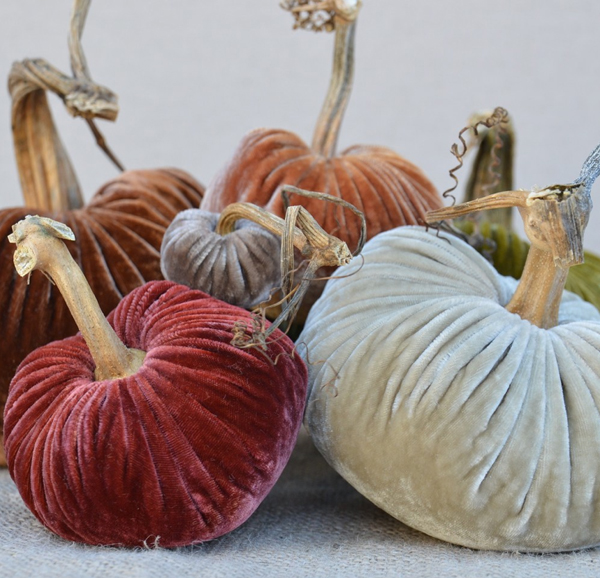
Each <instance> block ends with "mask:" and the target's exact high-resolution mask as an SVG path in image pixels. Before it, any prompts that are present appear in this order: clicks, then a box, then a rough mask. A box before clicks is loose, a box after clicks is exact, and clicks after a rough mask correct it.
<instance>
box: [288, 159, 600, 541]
mask: <svg viewBox="0 0 600 578" xmlns="http://www.w3.org/2000/svg"><path fill="white" fill-rule="evenodd" d="M598 172H600V147H598V148H597V149H596V150H595V151H594V152H593V153H592V155H590V157H589V158H588V160H587V161H586V163H585V164H584V166H583V169H582V171H581V175H580V177H579V178H578V179H576V181H575V182H574V183H573V184H569V185H554V186H551V187H547V188H546V189H543V190H541V191H534V192H531V193H528V192H527V191H510V192H507V193H499V194H496V195H492V196H490V197H486V198H485V199H479V200H477V201H471V202H470V203H466V204H465V205H463V206H460V205H459V206H456V207H452V208H449V209H441V210H438V211H434V212H433V213H434V214H433V215H432V214H431V213H430V215H432V217H431V218H432V219H433V220H434V221H437V220H439V219H440V218H441V219H443V218H448V217H449V216H450V217H454V216H460V215H461V214H465V213H467V212H469V209H473V208H475V209H488V208H491V207H498V208H500V207H506V206H511V205H517V206H518V207H519V210H520V212H521V214H522V216H523V217H524V220H525V228H526V232H527V234H528V237H529V238H530V240H531V242H532V247H531V249H530V251H529V255H528V260H527V264H526V266H525V271H524V273H523V276H522V278H521V281H520V282H517V281H516V280H514V279H511V278H508V277H503V276H501V275H499V274H498V273H497V272H496V271H495V270H494V269H493V267H492V266H491V265H490V264H489V263H488V262H487V261H486V260H485V259H484V258H483V257H481V255H479V254H478V253H477V252H476V251H475V250H474V249H472V248H471V247H470V246H468V245H467V244H466V243H464V242H463V241H461V240H459V239H456V238H453V237H449V236H446V235H444V234H441V233H440V234H439V235H436V234H435V232H433V231H426V230H425V229H422V228H420V227H403V228H399V229H394V230H392V231H388V232H386V233H382V234H381V235H378V236H377V237H375V238H374V239H372V240H371V241H369V242H368V243H367V244H366V245H365V248H364V251H363V256H364V266H363V267H362V268H361V267H360V266H358V265H357V266H351V267H352V269H351V270H350V274H348V275H345V276H344V277H343V278H339V279H335V280H333V281H330V282H329V283H328V284H327V287H326V289H325V291H324V293H323V296H322V297H321V298H320V299H319V300H318V301H317V303H316V304H315V306H314V307H313V309H312V310H311V313H310V315H309V317H308V319H307V322H306V325H305V328H304V331H303V333H302V334H301V336H300V338H299V342H302V343H304V344H305V346H306V350H307V351H308V355H306V360H307V361H308V362H309V387H310V393H309V400H308V403H307V409H306V414H305V422H306V425H307V427H308V429H309V431H310V433H311V435H312V437H313V439H314V441H315V444H316V445H317V447H318V448H319V450H320V451H321V453H322V454H323V455H324V456H325V457H326V459H327V460H328V462H329V463H330V464H331V465H332V466H333V467H334V468H335V469H336V470H337V471H338V472H339V473H340V474H341V475H342V476H343V477H344V478H346V479H347V480H348V481H349V482H350V483H351V484H352V485H353V486H354V487H355V488H356V489H357V490H358V491H360V492H361V493H362V494H364V495H365V496H366V497H367V498H369V499H370V500H371V501H373V502H374V503H375V504H376V505H378V506H380V507H381V508H383V509H384V510H385V511H387V512H388V513H390V514H391V515H392V516H394V517H396V518H398V519H399V520H401V521H403V522H405V523H406V524H408V525H410V526H412V527H414V528H416V529H418V530H421V531H423V532H426V533H428V534H430V535H432V536H435V537H438V538H441V539H443V540H446V541H449V542H453V543H456V544H461V545H464V546H468V547H472V548H484V549H495V550H527V551H562V550H572V549H578V548H584V547H588V546H592V545H597V544H600V313H599V312H598V311H597V310H596V309H595V308H594V307H593V306H592V305H590V304H588V303H585V302H583V301H582V300H581V299H580V298H579V297H577V296H575V295H573V294H570V293H568V292H564V294H563V287H564V283H565V281H566V276H567V272H568V268H569V266H571V265H573V264H576V263H577V262H580V261H581V260H582V258H583V246H582V239H581V235H582V232H583V229H584V228H585V225H586V224H587V220H588V215H589V210H590V209H591V199H590V189H591V185H592V183H593V181H594V180H595V178H596V177H597V175H598ZM429 218H430V217H429V216H428V219H429ZM352 273H354V274H352ZM301 351H302V350H301ZM315 360H318V361H315ZM310 361H313V363H312V364H310Z"/></svg>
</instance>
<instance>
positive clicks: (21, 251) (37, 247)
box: [8, 216, 146, 380]
mask: <svg viewBox="0 0 600 578" xmlns="http://www.w3.org/2000/svg"><path fill="white" fill-rule="evenodd" d="M74 239H75V236H74V234H73V231H71V229H70V228H69V227H67V226H66V225H64V224H62V223H59V222H57V221H54V220H52V219H48V218H45V217H39V216H28V217H25V219H23V220H22V221H19V222H18V223H17V224H16V225H13V232H12V234H11V235H9V237H8V240H9V241H10V242H11V243H15V244H16V245H17V249H16V250H15V254H14V263H15V268H16V269H17V272H18V273H19V275H21V276H25V275H29V274H30V273H31V272H32V271H34V270H36V269H38V270H40V271H42V272H43V273H44V274H45V275H46V276H47V277H48V278H49V279H51V280H52V281H53V282H54V283H55V284H56V286H57V287H58V289H59V291H60V292H61V294H62V296H63V298H64V299H65V302H66V303H67V306H68V307H69V311H70V312H71V314H72V315H73V318H74V319H75V322H76V323H77V327H79V330H80V331H81V334H82V336H83V338H84V339H85V342H86V344H87V346H88V348H89V350H90V354H91V355H92V358H93V359H94V362H95V363H96V370H95V377H96V379H98V380H104V379H118V378H122V377H127V376H128V375H133V374H134V373H136V372H137V370H138V369H139V368H140V367H141V365H142V363H143V360H144V357H145V355H146V354H145V353H144V352H143V351H139V350H137V349H128V348H127V347H126V346H125V345H124V344H123V343H122V342H121V340H120V339H119V338H118V337H117V334H116V333H115V332H114V330H113V328H112V327H111V326H110V324H109V323H108V321H107V320H106V318H105V317H104V315H103V313H102V310H101V309H100V306H99V305H98V301H97V299H96V297H95V296H94V294H93V293H92V290H91V288H90V286H89V284H88V282H87V280H86V278H85V276H84V275H83V273H82V271H81V269H80V268H79V267H78V265H77V263H75V261H74V259H73V257H71V254H70V253H69V251H68V249H67V247H66V246H65V244H64V243H63V240H70V241H73V240H74Z"/></svg>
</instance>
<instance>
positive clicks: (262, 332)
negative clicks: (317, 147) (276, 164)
mask: <svg viewBox="0 0 600 578" xmlns="http://www.w3.org/2000/svg"><path fill="white" fill-rule="evenodd" d="M286 189H287V190H286ZM284 190H285V192H286V193H288V194H289V193H296V194H304V193H309V195H310V196H311V197H317V198H321V199H323V200H325V201H328V202H333V201H332V199H334V200H335V202H338V204H342V205H344V206H346V205H348V203H346V201H341V200H340V199H337V198H334V197H331V196H330V195H325V194H320V193H311V192H310V191H303V190H302V189H297V188H295V187H291V189H290V188H287V187H284ZM305 196H307V195H305ZM285 202H286V203H287V202H288V201H287V200H286V201H285ZM352 209H353V211H355V212H356V213H357V214H359V216H360V217H361V219H363V226H364V216H363V215H362V213H361V212H360V211H358V209H356V208H355V207H352ZM239 219H248V220H251V221H253V222H255V223H257V224H258V225H261V226H262V227H264V228H266V229H267V230H269V231H271V232H272V233H275V234H276V235H279V236H281V238H282V246H281V277H282V287H281V288H282V292H283V295H284V297H283V299H282V300H281V302H280V303H281V305H282V312H281V313H280V315H279V316H278V317H277V319H275V321H273V322H272V323H271V325H270V326H269V327H268V328H267V327H266V315H265V311H266V309H267V305H266V304H263V305H261V306H259V307H258V308H257V310H256V312H255V315H256V317H255V318H254V321H253V323H252V326H251V327H248V326H247V324H246V323H245V322H240V324H239V325H238V326H237V330H236V331H234V338H233V340H232V344H233V345H236V346H238V347H258V348H259V349H262V350H266V348H267V342H268V339H269V337H270V336H271V335H272V333H273V332H274V331H275V330H276V329H277V328H279V327H280V326H281V325H282V324H284V323H286V322H287V327H288V329H289V327H290V325H291V323H292V321H293V319H294V317H295V316H296V314H297V312H298V309H299V307H300V304H301V303H302V299H303V298H304V295H305V294H306V291H307V290H308V287H309V284H310V283H311V281H313V280H314V279H315V278H316V276H317V271H318V270H319V269H321V268H322V267H340V266H342V265H346V264H348V263H349V262H350V260H351V259H352V257H353V255H352V253H351V252H350V249H349V248H348V246H347V245H346V243H344V242H343V241H341V240H340V239H338V238H337V237H334V236H333V235H330V234H328V233H326V232H325V231H324V230H323V229H322V228H321V226H320V225H319V224H318V223H317V221H316V220H315V219H314V218H313V216H312V215H311V214H310V213H309V212H308V211H307V210H306V209H305V208H304V207H302V206H299V205H294V206H287V209H286V216H285V218H284V219H282V218H280V217H277V216H275V215H273V214H272V213H269V212H268V211H266V210H265V209H262V208H261V207H257V206H256V205H252V204H251V203H233V204H231V205H229V206H228V207H226V208H225V210H224V211H223V212H222V213H221V216H220V218H219V222H218V224H217V229H216V232H217V233H218V234H220V235H226V234H228V233H231V232H233V231H234V229H235V223H236V222H237V221H238V220H239ZM365 231H366V229H365ZM362 243H363V242H362V240H361V242H360V243H359V248H362ZM294 249H297V250H298V251H299V252H300V254H301V255H302V257H303V258H304V259H305V261H306V262H307V263H308V264H307V267H306V269H305V270H304V272H303V275H302V279H301V280H300V281H299V283H298V284H297V285H295V284H294V271H295V260H294ZM248 333H249V335H248Z"/></svg>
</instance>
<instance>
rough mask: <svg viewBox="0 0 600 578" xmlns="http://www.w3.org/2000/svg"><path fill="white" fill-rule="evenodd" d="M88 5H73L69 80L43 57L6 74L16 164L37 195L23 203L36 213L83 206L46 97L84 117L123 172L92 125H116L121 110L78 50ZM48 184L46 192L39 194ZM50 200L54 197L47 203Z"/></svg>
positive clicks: (79, 0) (78, 0)
mask: <svg viewBox="0 0 600 578" xmlns="http://www.w3.org/2000/svg"><path fill="white" fill-rule="evenodd" d="M90 2H91V0H75V2H74V4H73V11H72V14H71V23H70V36H69V52H70V57H71V68H72V70H73V76H69V75H67V74H64V73H63V72H61V71H60V70H58V69H57V68H55V67H54V66H52V65H51V64H49V63H48V62H47V61H46V60H44V59H41V58H34V59H25V60H23V61H21V62H16V63H15V64H13V67H12V69H11V71H10V74H9V79H8V86H9V91H10V95H11V98H12V126H13V137H14V143H15V153H16V156H17V165H18V167H19V174H20V176H21V182H22V185H23V190H24V192H25V195H31V196H35V199H32V200H31V201H29V200H28V199H26V203H27V204H28V205H30V206H35V207H36V208H38V209H47V210H64V209H65V208H77V207H79V206H81V205H82V204H83V201H82V196H81V192H80V190H79V185H78V183H77V179H76V177H75V173H74V171H73V168H72V167H71V164H70V161H69V159H68V157H67V154H66V152H65V151H64V149H63V147H62V143H60V139H59V138H58V134H57V131H56V128H55V126H54V122H53V120H52V116H51V113H50V109H49V106H48V102H47V100H46V96H45V93H46V92H54V93H55V94H56V95H58V96H59V97H60V99H61V100H62V101H63V103H64V104H65V106H66V108H67V111H68V112H69V114H71V115H72V116H80V117H82V118H83V119H84V120H85V121H86V123H87V124H88V126H89V127H90V129H91V130H92V133H93V134H94V137H95V139H96V143H97V144H98V146H99V147H100V148H101V149H102V150H103V151H104V153H105V154H106V155H107V156H108V157H109V159H110V160H111V161H112V162H113V163H114V164H115V165H116V166H117V167H118V168H119V169H120V170H124V167H123V165H122V163H121V162H120V161H119V160H118V159H117V157H116V156H115V154H114V153H113V152H112V150H111V149H110V148H109V147H108V145H107V144H106V139H105V138H104V136H103V135H102V133H101V132H100V130H99V129H98V127H97V126H96V124H95V122H94V119H95V118H102V119H105V120H111V121H114V120H116V118H117V115H118V111H119V107H118V99H117V96H116V94H115V93H114V92H112V91H111V90H109V89H108V88H106V87H104V86H101V85H99V84H97V83H96V82H94V81H93V80H92V78H91V76H90V72H89V68H88V65H87V62H86V59H85V54H84V52H83V48H82V45H81V35H82V33H83V28H84V24H85V20H86V17H87V14H88V10H89V7H90ZM32 127H33V130H32ZM40 159H41V161H40ZM38 173H42V174H38ZM46 183H47V186H48V187H49V188H50V189H51V190H50V191H46V190H43V187H44V186H46ZM54 189H56V191H55V190H54ZM60 191H65V192H64V193H62V195H63V196H64V195H68V197H69V198H68V199H67V200H65V199H60V198H58V197H59V196H60V194H61V193H60ZM48 197H56V198H54V199H51V200H49V199H48ZM65 205H68V206H67V207H65Z"/></svg>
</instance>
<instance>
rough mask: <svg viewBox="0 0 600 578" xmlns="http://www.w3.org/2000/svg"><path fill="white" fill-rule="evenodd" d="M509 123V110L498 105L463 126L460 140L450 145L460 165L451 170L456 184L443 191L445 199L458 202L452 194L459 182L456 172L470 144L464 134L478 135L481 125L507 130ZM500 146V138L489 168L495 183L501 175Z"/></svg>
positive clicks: (460, 165)
mask: <svg viewBox="0 0 600 578" xmlns="http://www.w3.org/2000/svg"><path fill="white" fill-rule="evenodd" d="M507 123H508V112H507V111H506V109H504V108H502V107H500V106H499V107H496V108H495V109H494V111H493V112H492V114H491V115H489V116H488V117H486V118H483V119H480V118H478V117H477V118H475V119H474V122H473V123H470V124H468V125H467V126H465V127H464V128H462V129H461V130H460V132H459V133H458V140H459V142H458V143H453V145H452V146H451V147H450V152H451V153H452V155H453V156H454V157H455V158H456V160H457V161H458V165H456V166H455V167H453V168H452V169H450V171H449V174H450V178H451V179H452V180H453V181H454V185H453V186H452V187H450V188H449V189H447V190H445V191H444V192H443V193H442V197H444V198H445V199H447V198H449V197H450V198H451V199H452V204H455V203H456V197H455V196H454V195H453V194H452V193H453V192H454V191H455V190H456V188H457V187H458V182H459V181H458V177H457V176H456V173H457V172H458V171H459V170H460V169H461V168H462V166H463V158H464V156H465V155H466V154H467V151H468V150H469V146H468V145H467V142H466V140H465V138H464V136H463V135H464V134H465V133H466V132H469V131H472V132H473V135H474V136H475V137H478V136H479V129H480V127H485V128H488V129H489V128H492V127H498V130H499V131H502V130H505V129H504V126H505V125H506V124H507ZM499 138H500V139H501V133H500V134H499ZM499 146H500V147H501V146H502V141H501V140H500V143H499V145H498V142H496V146H495V149H493V152H492V163H491V164H490V165H489V170H490V171H491V174H492V182H493V183H494V181H495V180H496V179H497V180H498V182H499V180H500V175H499V174H498V172H497V170H498V167H499V166H500V159H499V156H498V155H499V148H498V147H499ZM494 155H495V156H494ZM495 184H497V183H494V185H492V186H495Z"/></svg>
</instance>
